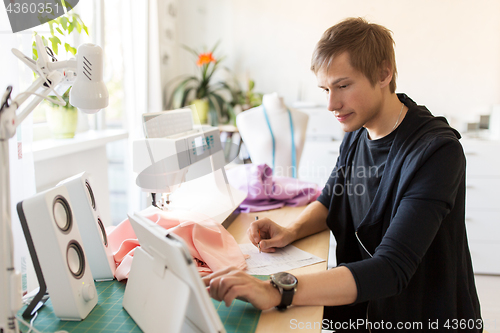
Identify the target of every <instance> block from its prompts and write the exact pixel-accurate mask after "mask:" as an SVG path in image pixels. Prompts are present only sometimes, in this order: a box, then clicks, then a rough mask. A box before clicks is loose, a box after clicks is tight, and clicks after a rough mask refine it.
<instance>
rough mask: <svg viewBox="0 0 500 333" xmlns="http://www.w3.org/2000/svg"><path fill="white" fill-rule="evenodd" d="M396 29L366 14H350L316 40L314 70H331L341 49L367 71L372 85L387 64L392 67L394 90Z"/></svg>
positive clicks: (360, 69) (392, 86)
mask: <svg viewBox="0 0 500 333" xmlns="http://www.w3.org/2000/svg"><path fill="white" fill-rule="evenodd" d="M391 34H392V31H390V30H389V29H387V28H385V27H383V26H381V25H378V24H374V23H368V22H367V21H366V20H365V19H363V18H360V17H358V18H348V19H345V20H344V21H342V22H340V23H338V24H336V25H334V26H333V27H331V28H329V29H328V30H326V31H325V32H324V33H323V36H322V37H321V39H320V40H319V42H318V43H317V44H316V47H315V49H314V52H313V56H312V60H311V70H312V71H313V72H314V74H317V73H318V72H319V71H321V70H328V68H329V66H330V63H331V62H332V59H333V58H334V57H335V56H338V55H340V54H341V53H344V52H347V53H348V54H349V58H350V62H351V66H352V67H353V68H355V69H356V70H358V71H360V72H361V73H363V74H364V75H365V76H366V77H367V78H368V80H369V81H370V83H371V84H372V85H375V83H376V82H377V81H378V80H379V76H380V69H381V67H382V66H383V65H388V66H390V67H391V68H392V71H393V75H392V80H391V82H390V84H389V88H390V91H391V93H394V92H395V91H396V76H397V69H396V57H395V55H394V40H393V39H392V35H391Z"/></svg>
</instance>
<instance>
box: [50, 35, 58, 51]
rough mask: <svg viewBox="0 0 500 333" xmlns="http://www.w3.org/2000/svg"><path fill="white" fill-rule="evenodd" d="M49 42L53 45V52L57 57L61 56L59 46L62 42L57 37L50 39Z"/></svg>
mask: <svg viewBox="0 0 500 333" xmlns="http://www.w3.org/2000/svg"><path fill="white" fill-rule="evenodd" d="M49 40H50V41H51V43H52V50H53V51H54V53H55V54H56V55H57V54H59V44H61V40H60V39H59V38H57V37H56V36H52V37H50V38H49Z"/></svg>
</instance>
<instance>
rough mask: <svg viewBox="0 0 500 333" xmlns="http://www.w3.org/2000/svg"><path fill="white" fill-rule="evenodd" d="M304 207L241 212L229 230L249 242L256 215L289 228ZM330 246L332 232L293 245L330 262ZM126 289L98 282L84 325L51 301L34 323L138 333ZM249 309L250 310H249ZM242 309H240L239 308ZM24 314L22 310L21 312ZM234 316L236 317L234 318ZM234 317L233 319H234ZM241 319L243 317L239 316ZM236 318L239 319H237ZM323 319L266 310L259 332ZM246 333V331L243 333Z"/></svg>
mask: <svg viewBox="0 0 500 333" xmlns="http://www.w3.org/2000/svg"><path fill="white" fill-rule="evenodd" d="M303 209H304V207H285V208H282V209H277V210H272V211H266V212H259V213H249V214H246V213H242V214H240V215H239V216H238V217H237V218H236V219H235V220H234V222H233V223H232V224H231V225H230V226H229V228H228V231H229V232H230V233H231V234H232V235H233V236H234V238H235V239H236V241H237V242H238V243H248V242H249V240H248V237H247V235H246V230H247V229H248V227H249V225H250V223H251V222H252V221H254V220H255V216H256V215H257V216H259V217H269V218H270V219H272V220H273V221H275V222H277V223H279V224H281V225H283V226H286V225H288V224H289V223H290V222H291V221H293V219H294V218H295V217H296V216H297V215H298V214H300V212H301V211H302V210H303ZM328 244H329V232H328V231H324V232H322V233H319V234H316V235H313V236H310V237H307V238H305V239H302V240H299V241H297V242H295V243H294V245H295V246H297V247H298V248H300V249H302V250H305V251H308V252H310V253H312V254H314V255H316V256H318V257H321V258H323V259H327V255H328ZM326 266H327V264H326V262H322V263H318V264H315V265H311V266H307V267H302V268H298V269H294V270H291V271H290V272H292V273H293V274H297V275H298V274H303V273H311V272H317V271H322V270H325V269H326ZM124 290H125V283H124V282H117V281H112V282H99V283H97V291H98V294H99V298H100V301H99V303H98V306H96V308H95V309H94V310H93V311H92V312H91V315H89V317H87V319H85V320H84V321H81V322H70V321H60V320H59V319H58V318H57V317H56V316H55V315H54V314H53V312H52V310H51V305H50V300H49V301H48V302H47V305H46V306H45V307H44V308H42V309H41V310H40V315H39V318H38V319H37V320H36V321H35V327H36V328H37V329H38V330H40V331H42V332H54V331H57V330H66V331H68V332H77V333H80V332H81V333H87V332H95V331H101V332H110V333H111V332H124V333H125V332H129V333H130V332H139V331H140V330H139V328H138V327H137V326H136V324H135V323H134V322H133V320H132V319H131V318H130V316H129V315H128V314H127V312H126V311H125V310H124V309H123V308H122V298H123V293H124ZM237 302H240V303H242V304H243V307H245V310H244V311H245V312H247V318H246V319H245V320H247V321H248V320H249V319H248V313H250V314H249V316H250V317H252V316H254V315H255V316H254V318H255V319H252V326H253V325H254V324H253V323H255V321H253V320H256V319H257V318H259V317H258V316H259V313H258V310H256V309H255V308H254V307H253V306H252V305H250V304H248V303H244V302H241V301H237ZM213 303H214V306H216V308H217V307H221V309H219V310H218V314H219V316H220V317H221V319H222V320H223V321H225V320H226V319H227V318H225V316H226V317H227V316H230V311H228V310H227V308H225V306H224V305H223V303H222V304H220V303H219V302H217V301H213ZM247 307H248V308H247ZM240 309H241V308H240ZM18 314H19V315H21V314H22V310H21V311H20V312H19V313H18ZM233 317H234V316H233ZM233 317H231V319H234V318H233ZM238 318H240V317H238ZM238 318H237V319H238ZM322 318H323V307H322V306H306V307H291V308H290V309H288V310H287V311H285V312H279V311H276V310H274V309H273V310H268V311H263V312H262V313H261V315H260V319H259V322H258V324H257V329H256V332H261V333H262V332H263V333H266V332H287V331H294V330H292V329H291V328H290V320H292V319H296V320H297V322H311V323H314V322H317V323H321V320H322ZM230 326H231V327H230V328H231V329H228V327H226V328H227V329H228V332H233V331H241V330H232V328H234V326H235V325H232V324H231V325H230ZM236 326H238V325H236ZM20 327H21V328H22V329H23V331H24V332H26V331H27V328H26V326H22V325H20ZM243 331H244V330H243ZM300 332H315V333H318V332H320V330H319V329H316V330H305V329H304V330H302V329H301V330H300Z"/></svg>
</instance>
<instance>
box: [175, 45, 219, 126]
mask: <svg viewBox="0 0 500 333" xmlns="http://www.w3.org/2000/svg"><path fill="white" fill-rule="evenodd" d="M218 44H219V43H217V44H216V45H215V46H214V47H213V48H212V49H211V50H209V51H205V52H197V51H195V50H193V49H191V48H189V47H187V46H184V48H185V49H186V50H188V51H189V52H190V53H191V54H193V55H194V56H195V57H196V65H197V67H198V69H199V75H198V76H187V77H186V76H183V77H181V78H182V81H180V82H179V83H178V84H177V85H176V86H175V87H174V89H173V91H172V95H171V98H170V101H169V105H168V106H169V107H170V108H174V109H176V108H181V107H184V106H187V105H194V106H195V108H196V112H197V114H198V117H199V119H200V123H207V122H208V123H210V124H211V125H218V124H219V123H223V122H227V120H228V119H229V113H228V106H229V104H228V103H227V102H226V100H225V99H224V97H223V96H222V95H221V94H220V93H221V92H222V91H224V90H228V86H227V85H226V84H225V83H224V82H216V83H213V82H212V78H213V75H214V73H215V72H216V71H217V69H218V66H219V64H220V62H221V61H222V60H223V58H219V59H215V58H214V52H215V50H216V49H217V46H218Z"/></svg>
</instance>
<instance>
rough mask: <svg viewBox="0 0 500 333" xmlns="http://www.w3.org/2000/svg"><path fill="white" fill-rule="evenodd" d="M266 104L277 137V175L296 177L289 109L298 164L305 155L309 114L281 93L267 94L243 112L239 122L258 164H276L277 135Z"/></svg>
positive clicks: (275, 172) (243, 137) (247, 145)
mask: <svg viewBox="0 0 500 333" xmlns="http://www.w3.org/2000/svg"><path fill="white" fill-rule="evenodd" d="M262 106H264V107H265V110H266V113H267V116H268V119H269V125H270V126H271V129H272V132H273V136H274V141H275V160H274V164H275V170H274V175H275V176H286V177H293V174H294V173H293V168H292V165H293V162H292V140H291V138H292V133H291V127H290V117H289V114H288V111H287V110H290V113H291V115H292V122H293V130H294V131H293V137H294V142H295V159H296V167H298V165H299V162H300V156H301V155H302V148H303V147H304V140H305V136H306V129H307V121H308V119H309V116H308V115H307V114H305V113H303V112H300V111H297V110H292V109H289V108H287V106H286V105H285V104H284V103H283V99H282V98H281V97H280V96H278V94H277V93H271V94H266V95H264V97H263V98H262V105H261V106H257V107H255V108H252V109H250V110H247V111H245V112H243V113H240V114H239V115H238V116H237V117H236V125H237V126H238V130H239V132H240V134H241V138H242V139H243V141H244V142H245V145H246V147H247V149H248V152H249V154H250V157H251V159H252V162H253V163H254V164H263V163H266V164H267V165H269V166H271V167H272V165H273V139H272V136H271V132H270V130H269V126H268V124H267V121H266V117H265V114H264V111H263V108H262ZM297 175H298V170H297Z"/></svg>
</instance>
